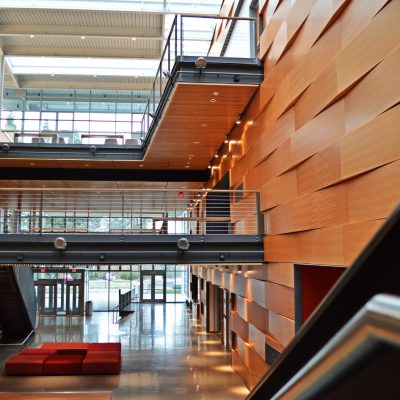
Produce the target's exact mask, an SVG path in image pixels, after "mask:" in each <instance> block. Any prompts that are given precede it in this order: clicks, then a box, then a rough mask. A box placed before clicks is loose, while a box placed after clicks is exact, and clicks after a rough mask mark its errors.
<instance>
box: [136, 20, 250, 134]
mask: <svg viewBox="0 0 400 400" xmlns="http://www.w3.org/2000/svg"><path fill="white" fill-rule="evenodd" d="M199 21H200V22H199ZM206 21H211V24H207V22H206ZM204 25H206V26H204ZM207 25H209V27H208V29H207ZM193 27H194V28H195V29H196V28H197V30H194V29H193ZM235 34H236V37H235V39H236V40H235V46H232V45H230V44H232V43H233V41H231V40H232V38H233V37H234V35H235ZM256 54H257V44H256V19H255V18H239V17H218V16H201V17H199V16H192V15H186V16H184V15H180V16H178V15H177V16H175V18H174V20H173V23H172V27H171V30H170V33H169V35H168V37H167V39H166V43H165V47H164V50H163V53H162V55H161V61H160V64H159V66H158V69H157V72H156V76H155V79H154V82H153V85H152V87H151V90H150V94H149V98H148V100H147V104H146V108H145V111H144V114H143V118H142V129H141V131H142V133H143V137H144V138H146V139H148V136H149V132H150V131H151V129H152V128H153V126H152V125H153V124H155V123H157V120H158V118H159V117H160V114H161V111H162V108H163V106H164V105H165V103H166V96H165V94H166V93H168V92H169V91H170V90H171V89H172V87H173V84H174V81H173V80H174V76H173V72H174V71H173V70H174V67H175V62H176V61H182V60H183V57H186V56H197V57H209V56H211V57H233V58H243V59H254V60H257V58H256ZM203 74H204V72H203ZM230 74H231V75H232V76H233V75H234V73H230ZM203 82H204V80H203ZM160 106H161V107H160Z"/></svg>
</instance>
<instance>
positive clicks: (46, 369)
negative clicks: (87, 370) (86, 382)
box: [43, 354, 83, 375]
mask: <svg viewBox="0 0 400 400" xmlns="http://www.w3.org/2000/svg"><path fill="white" fill-rule="evenodd" d="M82 360H83V356H82V355H79V354H69V355H51V356H48V357H47V359H46V360H45V361H44V364H43V374H44V375H81V374H82Z"/></svg>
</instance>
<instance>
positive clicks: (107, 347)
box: [88, 342, 121, 352]
mask: <svg viewBox="0 0 400 400" xmlns="http://www.w3.org/2000/svg"><path fill="white" fill-rule="evenodd" d="M88 351H119V352H121V343H119V342H116V343H115V342H114V343H90V345H89V348H88Z"/></svg>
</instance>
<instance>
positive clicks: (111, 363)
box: [82, 351, 121, 375]
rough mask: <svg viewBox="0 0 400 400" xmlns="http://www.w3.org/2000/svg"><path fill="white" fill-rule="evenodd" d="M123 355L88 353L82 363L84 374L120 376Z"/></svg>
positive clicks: (100, 352)
mask: <svg viewBox="0 0 400 400" xmlns="http://www.w3.org/2000/svg"><path fill="white" fill-rule="evenodd" d="M120 371H121V353H120V352H118V351H88V353H87V355H86V357H85V358H84V360H83V362H82V374H84V375H92V374H94V375H97V374H119V373H120Z"/></svg>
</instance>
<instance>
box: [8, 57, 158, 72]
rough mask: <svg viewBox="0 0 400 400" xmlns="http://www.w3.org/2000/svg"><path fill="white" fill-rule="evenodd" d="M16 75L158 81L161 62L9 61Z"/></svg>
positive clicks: (75, 59)
mask: <svg viewBox="0 0 400 400" xmlns="http://www.w3.org/2000/svg"><path fill="white" fill-rule="evenodd" d="M8 61H9V64H10V67H11V70H12V72H13V73H14V74H48V75H51V74H54V75H92V76H93V77H96V76H98V75H99V76H133V77H135V76H150V77H154V76H155V73H156V71H157V67H158V63H159V60H157V59H122V60H121V59H118V60H115V59H105V58H103V59H101V60H99V59H95V58H67V57H12V56H11V57H8Z"/></svg>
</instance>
